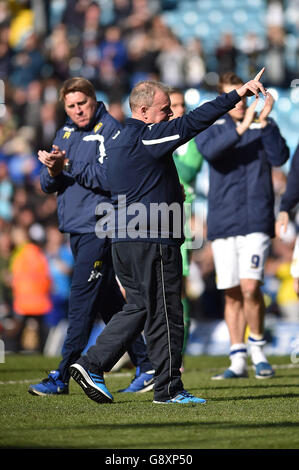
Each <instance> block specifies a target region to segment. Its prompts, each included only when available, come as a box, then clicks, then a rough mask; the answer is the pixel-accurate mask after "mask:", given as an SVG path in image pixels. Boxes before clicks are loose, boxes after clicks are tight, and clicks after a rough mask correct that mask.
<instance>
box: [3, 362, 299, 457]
mask: <svg viewBox="0 0 299 470" xmlns="http://www.w3.org/2000/svg"><path fill="white" fill-rule="evenodd" d="M58 360H59V358H47V357H43V356H39V355H7V356H6V358H5V362H4V363H1V364H0V397H1V413H0V447H1V449H29V448H31V449H120V450H121V449H299V399H298V398H299V364H292V363H291V361H290V357H272V358H270V362H271V364H273V365H274V366H275V369H276V376H275V377H274V378H272V379H268V380H257V379H255V378H254V372H253V370H252V369H250V377H249V378H248V379H238V380H225V381H212V380H211V379H210V378H211V376H212V375H213V374H215V373H217V372H219V371H222V370H223V369H224V368H225V367H226V366H227V362H228V360H227V358H225V357H207V356H198V357H187V358H186V361H185V372H184V374H183V382H184V385H185V388H186V389H187V390H188V391H190V392H192V393H193V394H194V395H197V396H200V397H203V398H206V399H207V403H206V404H205V405H160V404H153V403H152V399H153V394H152V392H148V393H143V394H120V393H117V390H118V389H120V388H123V387H125V386H127V385H128V383H129V382H130V380H131V378H132V375H133V374H134V371H132V370H129V369H122V370H121V371H120V372H116V373H110V374H106V376H105V377H106V379H105V380H106V384H107V386H108V388H109V390H110V391H111V393H112V394H113V395H114V400H115V401H114V403H113V404H105V405H99V404H97V403H95V402H93V401H91V400H90V399H89V398H87V397H86V395H85V394H84V393H83V391H82V390H81V388H80V387H79V386H78V385H77V384H76V383H75V382H74V381H73V380H71V382H70V393H69V395H62V396H49V397H37V396H32V395H30V394H29V393H28V392H27V389H28V385H29V384H30V383H36V382H37V381H39V380H40V379H42V378H44V377H46V375H47V371H49V370H51V369H53V368H55V367H57V364H58Z"/></svg>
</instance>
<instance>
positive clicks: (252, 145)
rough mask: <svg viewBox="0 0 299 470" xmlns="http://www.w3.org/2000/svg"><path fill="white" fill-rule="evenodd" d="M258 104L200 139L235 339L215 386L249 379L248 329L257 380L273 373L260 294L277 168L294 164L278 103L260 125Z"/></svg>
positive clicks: (228, 80)
mask: <svg viewBox="0 0 299 470" xmlns="http://www.w3.org/2000/svg"><path fill="white" fill-rule="evenodd" d="M240 86H242V80H241V79H240V78H239V77H237V76H236V75H235V74H233V73H227V74H224V75H223V76H221V77H220V82H219V92H220V93H223V92H231V91H232V90H234V89H236V88H238V87H240ZM257 102H258V101H257V100H255V101H254V102H253V103H252V104H251V105H250V106H249V107H247V104H246V98H243V99H242V100H241V101H240V102H239V103H238V104H237V105H236V107H235V108H233V109H232V110H230V111H229V112H228V113H227V114H226V115H225V116H223V117H222V118H221V119H219V120H218V121H216V122H215V124H214V125H213V126H211V127H210V128H209V129H207V130H206V131H205V132H203V133H202V134H200V135H198V136H197V137H196V143H197V147H198V149H199V151H200V152H201V154H202V155H203V157H204V158H205V159H206V160H208V162H209V170H210V171H209V174H210V177H209V178H210V181H209V195H208V218H207V226H208V234H207V236H208V239H209V240H211V242H212V250H213V256H214V262H215V268H216V275H217V287H218V289H223V290H224V295H225V312H224V315H225V320H226V323H227V326H228V331H229V335H230V342H231V346H230V360H231V365H230V367H229V368H228V369H226V370H225V371H224V373H222V374H219V375H216V376H214V377H213V378H214V379H217V380H219V379H235V378H240V377H247V376H248V368H247V348H246V344H245V337H246V336H245V333H246V326H247V325H248V328H249V338H248V340H249V344H250V353H251V360H252V362H253V364H254V366H255V377H256V378H259V379H265V378H270V377H272V376H273V375H274V371H273V369H272V367H271V365H270V364H269V362H268V360H267V358H266V356H265V354H264V351H263V347H264V345H265V339H264V314H265V305H264V299H263V295H262V292H261V289H260V285H261V282H262V280H263V269H264V263H265V259H266V256H267V253H268V250H269V247H270V241H271V238H272V237H273V236H274V193H273V187H272V173H271V171H272V167H273V166H281V165H283V164H284V163H285V162H286V161H287V159H288V158H289V149H288V147H287V145H286V142H285V139H284V138H283V137H282V136H281V134H280V132H279V129H278V127H277V125H276V124H275V122H274V121H273V119H271V118H269V117H268V116H269V114H270V112H271V110H272V106H273V98H272V96H271V95H270V94H267V97H266V99H265V105H264V107H263V109H262V111H261V113H260V115H259V119H256V105H257Z"/></svg>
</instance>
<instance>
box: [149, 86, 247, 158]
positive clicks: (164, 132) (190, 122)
mask: <svg viewBox="0 0 299 470" xmlns="http://www.w3.org/2000/svg"><path fill="white" fill-rule="evenodd" d="M240 99H241V98H240V96H239V95H238V93H237V92H236V90H233V91H231V92H230V93H223V94H222V95H219V96H217V98H215V99H214V100H211V101H209V102H207V103H204V104H203V105H201V106H199V107H198V108H196V109H194V110H193V111H190V112H189V113H188V114H186V115H184V116H182V117H180V118H176V119H173V120H172V121H168V122H163V123H159V124H152V125H149V126H145V127H144V130H143V133H142V140H141V141H142V144H143V145H144V147H145V148H146V149H147V151H148V152H149V153H150V154H151V155H152V156H153V157H154V158H161V157H164V156H165V155H168V154H169V153H172V152H173V151H174V150H175V149H176V148H177V147H179V146H180V145H182V144H184V143H185V142H188V141H189V140H190V139H191V138H192V137H195V136H196V135H197V134H198V133H199V132H202V131H204V130H205V129H207V128H208V127H209V126H210V125H211V124H213V123H214V122H215V121H216V120H217V119H218V118H219V117H221V116H223V115H224V114H226V113H227V112H228V111H229V110H230V109H232V108H234V106H235V105H236V103H238V101H240Z"/></svg>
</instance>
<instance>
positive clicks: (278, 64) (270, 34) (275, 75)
mask: <svg viewBox="0 0 299 470" xmlns="http://www.w3.org/2000/svg"><path fill="white" fill-rule="evenodd" d="M285 57H286V56H285V31H284V29H283V28H282V27H280V26H269V28H268V31H267V44H266V47H265V50H264V63H265V64H266V76H265V81H266V83H267V86H277V87H282V86H285V85H286V81H287V68H286V60H285Z"/></svg>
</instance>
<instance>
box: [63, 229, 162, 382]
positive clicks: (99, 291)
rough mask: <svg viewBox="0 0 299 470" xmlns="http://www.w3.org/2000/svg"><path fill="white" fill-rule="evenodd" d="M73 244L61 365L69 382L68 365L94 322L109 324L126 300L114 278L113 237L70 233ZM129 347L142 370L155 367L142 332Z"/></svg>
mask: <svg viewBox="0 0 299 470" xmlns="http://www.w3.org/2000/svg"><path fill="white" fill-rule="evenodd" d="M70 244H71V250H72V253H73V256H74V270H73V277H72V285H71V292H70V299H69V310H68V322H69V326H68V330H67V335H66V339H65V342H64V345H63V349H62V360H61V362H60V364H59V371H60V374H61V377H62V380H63V381H64V382H68V381H69V378H70V374H69V367H70V365H71V364H73V363H74V362H76V360H78V359H79V357H80V355H81V353H82V351H83V350H84V348H85V346H86V344H87V342H88V340H89V337H90V333H91V330H92V327H93V325H94V321H95V320H96V319H97V318H100V317H101V318H102V319H103V321H104V322H105V323H108V322H109V320H110V319H111V317H112V316H113V315H114V314H115V313H116V312H118V311H119V310H121V309H122V308H123V305H124V303H125V300H124V298H123V296H122V294H121V291H120V289H119V286H118V283H117V281H116V279H115V272H114V269H113V264H112V257H111V242H110V240H109V239H107V238H106V239H99V238H98V237H97V236H96V235H95V234H94V233H89V234H71V236H70ZM126 350H128V353H129V355H130V358H131V361H132V362H133V364H134V365H135V366H136V367H138V366H139V367H140V370H141V372H144V371H147V370H151V369H152V368H153V367H152V365H151V363H150V361H149V359H148V356H147V350H146V346H145V343H144V340H143V337H142V336H141V335H139V336H138V337H137V338H136V341H135V343H134V344H132V345H128V348H127V349H126ZM124 352H125V351H124Z"/></svg>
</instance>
